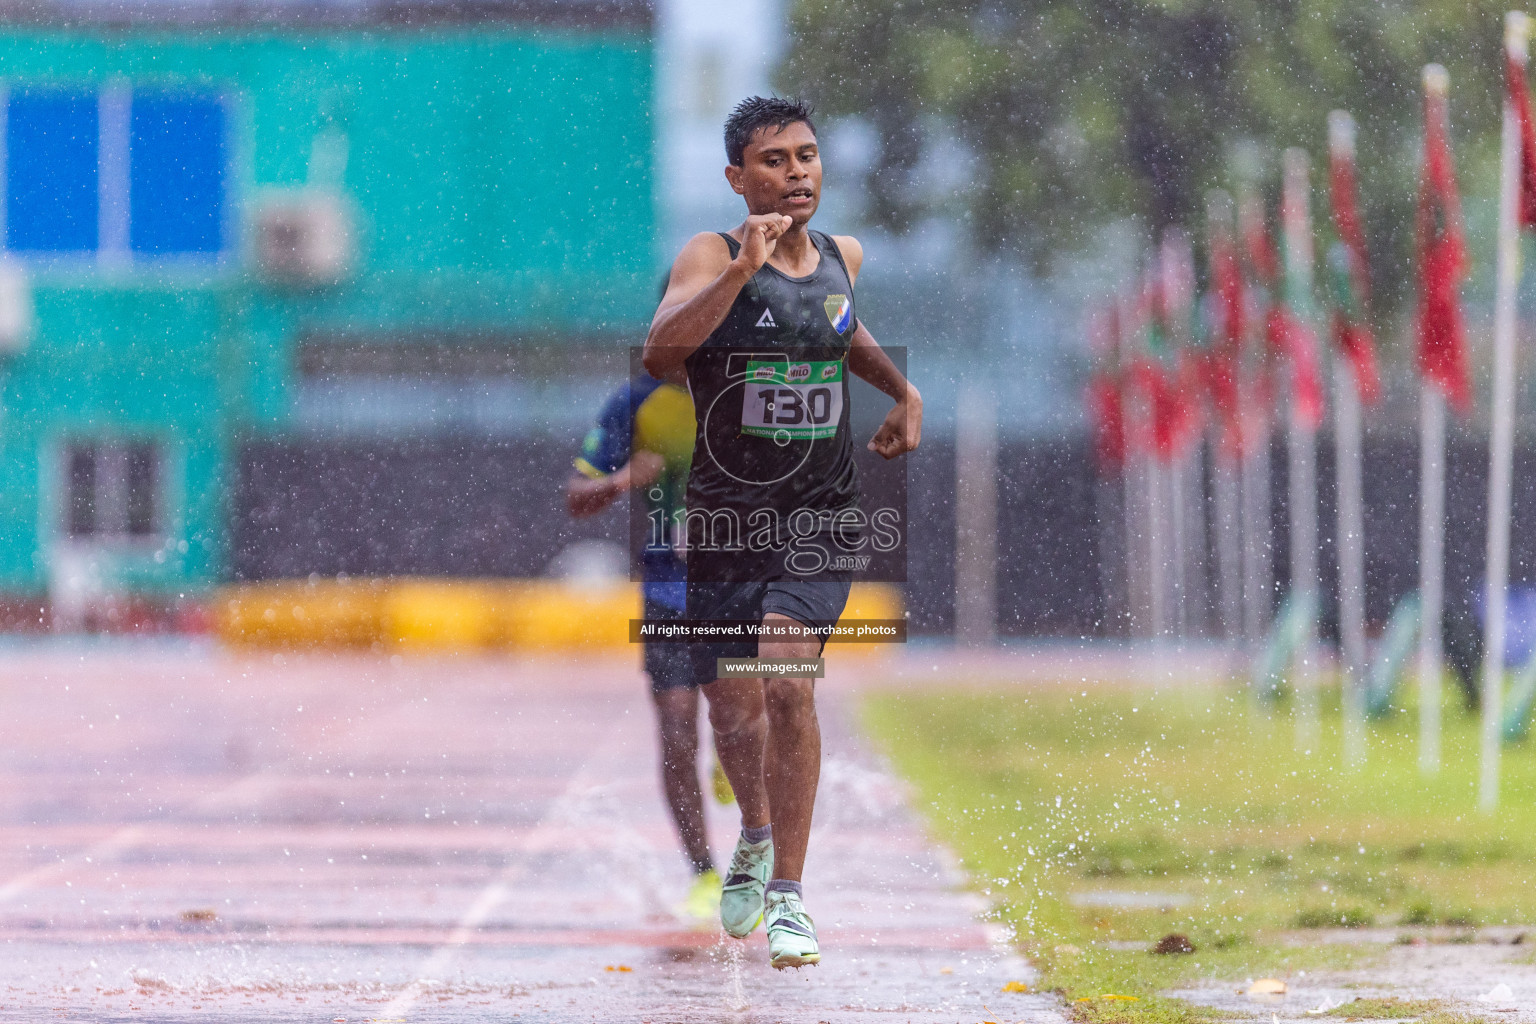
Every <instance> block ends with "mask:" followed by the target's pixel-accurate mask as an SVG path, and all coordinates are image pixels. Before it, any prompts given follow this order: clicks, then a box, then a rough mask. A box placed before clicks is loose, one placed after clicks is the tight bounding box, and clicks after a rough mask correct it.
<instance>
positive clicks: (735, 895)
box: [720, 836, 773, 939]
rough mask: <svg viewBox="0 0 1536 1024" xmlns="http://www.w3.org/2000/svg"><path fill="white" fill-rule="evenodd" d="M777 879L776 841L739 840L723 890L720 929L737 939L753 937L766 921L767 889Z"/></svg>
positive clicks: (737, 840)
mask: <svg viewBox="0 0 1536 1024" xmlns="http://www.w3.org/2000/svg"><path fill="white" fill-rule="evenodd" d="M772 876H773V840H772V839H765V840H763V841H762V842H760V843H749V842H747V837H746V836H737V837H736V852H735V853H734V854H732V855H731V869H730V870H729V871H728V872H726V875H725V887H724V888H723V889H721V891H720V927H722V928H724V929H725V933H726V934H727V935H730V936H732V937H734V938H738V939H744V938H746V937H747V936H748V935H751V934H752V929H754V928H756V927H757V925H758V922H759V921H761V920H762V919H763V890H764V889H767V888H768V879H769V878H771V877H772Z"/></svg>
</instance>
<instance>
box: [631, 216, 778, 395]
mask: <svg viewBox="0 0 1536 1024" xmlns="http://www.w3.org/2000/svg"><path fill="white" fill-rule="evenodd" d="M790 223H791V221H790V218H788V217H786V216H783V215H781V214H756V215H753V216H751V217H748V218H747V219H746V221H744V222H743V223H742V225H741V228H740V232H741V236H742V239H741V241H742V245H741V251H740V252H739V253H737V255H736V258H735V259H734V260H733V259H731V252H730V249H729V248H727V246H726V244H725V239H723V238H721V237H720V236H719V235H716V234H712V233H704V234H699V235H694V236H693V238H692V239H690V240H689V242H688V244H687V245H685V246H683V251H682V252H681V253H679V254H678V256H677V260H676V262H674V263H673V264H672V274H671V276H670V277H669V278H668V279H667V291H666V294H665V295H663V296H662V297H661V305H660V306H659V307H657V309H656V316H655V318H654V319H653V320H652V321H651V331H650V333H649V334H647V335H646V337H645V354H644V355H643V356H642V357H641V358H642V361H643V362H644V364H645V370H646V372H647V373H649V374H650V375H651V376H653V377H656V378H657V379H662V378H664V377H665V376H666V375H667V374H668V373H670V372H672V371H674V370H676V369H678V368H679V367H680V366H682V365H683V360H685V359H687V358H688V357H689V356H690V355H692V354H693V351H694V349H696V348H698V347H699V346H700V345H702V344H704V339H705V338H708V337H709V335H710V332H712V331H713V330H714V329H715V328H716V327H719V326H720V324H721V322H722V321H724V320H725V315H726V314H727V313H729V312H730V309H731V303H733V302H735V301H736V296H737V295H738V294H739V293H740V292H741V289H742V286H743V285H745V284H746V283H747V282H748V281H750V280H751V279H752V275H753V274H755V273H757V272H758V271H759V270H761V269H762V267H763V264H764V263H766V262H768V257H769V256H770V255H772V253H773V248H774V245H775V243H776V242H777V240H778V237H779V236H780V235H781V234H783V233H784V231H785V230H786V229H788V227H789V225H790Z"/></svg>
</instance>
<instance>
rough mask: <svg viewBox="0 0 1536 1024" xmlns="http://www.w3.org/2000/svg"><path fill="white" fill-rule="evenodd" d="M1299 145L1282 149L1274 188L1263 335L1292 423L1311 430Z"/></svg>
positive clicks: (1316, 391) (1319, 390) (1305, 209)
mask: <svg viewBox="0 0 1536 1024" xmlns="http://www.w3.org/2000/svg"><path fill="white" fill-rule="evenodd" d="M1307 164H1308V161H1307V155H1306V151H1305V150H1300V149H1288V150H1286V152H1285V184H1284V187H1283V188H1282V189H1281V193H1280V224H1281V227H1282V232H1283V236H1284V238H1285V254H1284V258H1283V259H1282V260H1281V261H1280V275H1279V279H1278V281H1277V282H1276V288H1275V291H1274V301H1273V302H1272V303H1271V305H1270V312H1269V320H1268V322H1267V323H1266V325H1265V334H1266V336H1267V337H1268V339H1269V344H1270V347H1271V348H1272V349H1273V350H1274V351H1275V352H1277V353H1278V354H1280V355H1281V356H1282V357H1283V358H1284V359H1285V361H1286V365H1287V366H1288V367H1289V368H1290V372H1291V412H1292V415H1293V416H1294V417H1295V418H1296V422H1297V423H1299V424H1300V425H1301V426H1303V427H1305V428H1307V429H1308V430H1313V431H1315V430H1316V429H1317V428H1318V427H1319V426H1321V425H1322V422H1323V374H1322V370H1321V368H1320V367H1319V366H1318V361H1317V336H1316V334H1315V333H1314V332H1313V330H1312V326H1311V319H1312V311H1313V308H1312V307H1313V296H1312V215H1311V211H1310V203H1309V201H1308V195H1309V192H1310V190H1311V185H1310V182H1309V180H1308V179H1309V178H1310V172H1309V170H1308V166H1307Z"/></svg>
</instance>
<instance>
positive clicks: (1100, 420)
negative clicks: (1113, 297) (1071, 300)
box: [1086, 304, 1126, 477]
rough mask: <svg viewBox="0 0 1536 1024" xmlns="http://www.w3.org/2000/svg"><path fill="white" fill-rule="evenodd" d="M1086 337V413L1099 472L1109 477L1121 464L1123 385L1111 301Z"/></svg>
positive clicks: (1117, 312)
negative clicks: (1091, 352)
mask: <svg viewBox="0 0 1536 1024" xmlns="http://www.w3.org/2000/svg"><path fill="white" fill-rule="evenodd" d="M1089 336H1090V339H1091V341H1092V344H1093V347H1094V349H1095V350H1096V351H1095V364H1096V365H1095V367H1094V371H1093V373H1092V374H1091V375H1090V376H1089V378H1088V391H1087V395H1086V398H1087V402H1088V413H1089V415H1090V416H1091V417H1092V418H1093V437H1094V451H1095V453H1096V454H1097V455H1098V466H1099V474H1100V475H1101V476H1104V477H1113V476H1116V475H1118V474H1119V473H1120V471H1121V470H1122V469H1123V468H1124V467H1125V456H1126V423H1125V384H1124V379H1123V378H1124V375H1123V374H1122V373H1121V371H1120V365H1119V364H1120V346H1121V331H1120V309H1119V305H1118V304H1111V305H1110V307H1109V308H1108V309H1107V310H1105V311H1104V312H1103V313H1101V314H1099V315H1098V316H1097V317H1095V318H1094V321H1093V325H1092V326H1091V328H1090V330H1089Z"/></svg>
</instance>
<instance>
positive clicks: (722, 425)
mask: <svg viewBox="0 0 1536 1024" xmlns="http://www.w3.org/2000/svg"><path fill="white" fill-rule="evenodd" d="M809 235H810V238H811V243H812V244H813V245H815V246H816V251H817V252H818V253H819V254H820V256H821V261H820V262H819V263H818V264H817V267H816V269H815V271H813V272H812V273H811V274H810V275H808V276H806V277H798V278H797V277H790V276H788V275H787V274H785V273H784V272H783V271H780V270H778V269H776V268H774V267H773V266H771V265H769V264H766V263H765V264H764V265H763V267H762V269H760V270H759V271H758V272H757V273H756V274H754V275H753V276H752V278H751V280H749V281H748V282H747V283H746V285H744V286H743V287H742V289H741V292H740V293H739V294H738V295H737V296H736V301H735V302H734V303H732V305H731V308H730V311H729V312H728V313H726V316H725V320H724V321H723V322H722V323H721V324H720V326H719V327H717V328H715V330H714V331H713V333H711V334H710V336H709V337H708V338H706V339H705V340H704V343H703V344H702V345H700V346H699V347H698V348H697V349H696V350H694V352H693V353H692V354H690V355H689V357H688V359H687V362H686V366H687V370H688V387H689V390H690V391H691V392H692V394H693V408H694V417H695V423H696V430H695V438H694V454H693V466H692V469H691V471H690V474H689V477H688V497H687V503H688V511H689V516H688V527H689V529H688V536H689V554H688V562H689V578H690V579H701V578H702V577H703V576H711V575H712V576H715V577H718V578H724V579H739V578H742V576H741V572H742V571H743V569H744V568H745V567H746V566H748V565H750V566H751V567H752V568H751V570H750V575H749V576H747V577H746V578H762V575H761V574H762V573H764V572H767V573H768V574H769V575H773V574H775V573H774V572H773V570H772V568H771V567H765V566H759V565H757V562H758V561H759V559H757V558H755V557H748V555H749V554H750V552H743V551H742V548H743V547H747V548H750V546H751V545H750V544H748V543H747V541H748V539H749V538H750V535H751V531H752V528H753V525H754V523H753V522H752V521H751V517H752V516H753V514H754V513H758V512H760V511H764V510H766V513H765V514H764V515H760V516H759V517H758V519H757V521H756V522H757V524H758V525H762V524H765V523H767V522H768V520H769V518H776V519H777V521H778V523H779V524H781V525H782V526H784V527H788V526H789V520H790V518H791V517H793V516H795V514H796V513H797V512H799V511H800V510H807V511H808V512H810V513H814V514H817V515H818V517H819V519H820V520H821V524H822V528H823V529H825V528H826V527H827V524H828V522H829V520H830V519H831V514H833V513H836V512H839V511H842V510H844V509H851V508H854V507H856V506H857V504H858V500H859V488H858V473H857V470H856V468H855V466H854V461H853V442H852V438H851V436H850V431H849V426H848V348H849V342H850V341H851V340H852V338H853V331H854V326H855V325H856V323H857V320H856V317H855V313H854V304H853V303H854V300H853V282H852V280H851V279H850V277H849V274H848V267H847V264H845V263H844V262H843V255H842V253H841V252H840V251H839V250H838V248H837V243H835V242H833V241H832V239H831V238H830V237H829V236H827V235H825V234H823V233H822V232H820V231H810V232H809ZM721 236H722V237H723V238H724V239H725V242H726V245H727V246H729V248H730V253H731V258H732V259H735V258H736V254H737V253H738V252H739V251H740V249H741V245H740V243H738V242H737V241H736V240H735V239H734V238H732V237H731V236H729V235H726V234H724V233H723V232H722V233H721ZM726 515H729V516H730V517H732V518H734V519H735V520H736V522H737V523H738V524H739V527H738V529H739V532H738V534H737V536H736V537H735V540H736V542H737V543H736V544H730V545H728V544H723V543H721V541H722V535H721V531H722V529H724V528H727V527H729V526H730V524H729V523H728V522H727V521H726V519H724V518H722V516H726ZM710 517H714V518H713V519H711V518H710ZM807 525H808V520H806V519H805V518H804V516H802V517H801V519H800V526H799V527H797V528H796V529H795V532H796V533H799V534H801V535H804V534H805V533H806V532H807V529H806V527H807ZM706 530H710V531H711V533H706ZM731 548H734V549H735V551H734V552H732V553H731V554H724V552H726V551H727V550H729V549H731ZM722 559H723V562H722ZM706 562H722V564H718V565H716V566H713V567H709V568H708V569H707V571H702V572H701V571H700V570H706V565H705V563H706ZM723 563H729V564H723Z"/></svg>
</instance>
